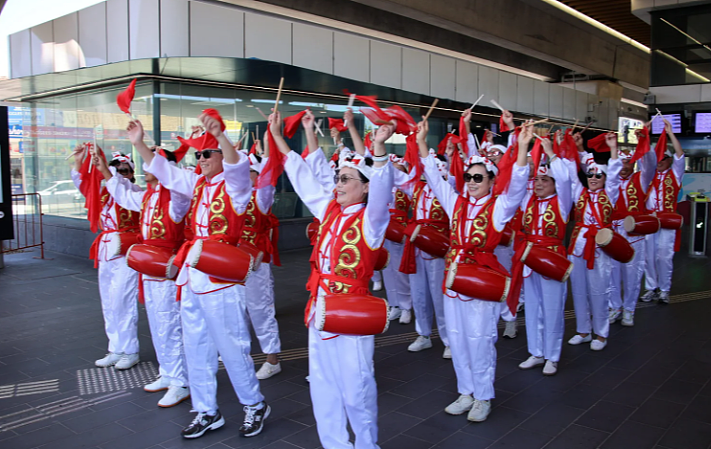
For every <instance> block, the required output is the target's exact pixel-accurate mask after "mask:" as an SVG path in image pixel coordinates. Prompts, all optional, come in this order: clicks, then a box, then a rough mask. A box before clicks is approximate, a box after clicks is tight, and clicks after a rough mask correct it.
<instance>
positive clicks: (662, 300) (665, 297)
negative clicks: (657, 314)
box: [658, 292, 669, 304]
mask: <svg viewBox="0 0 711 449" xmlns="http://www.w3.org/2000/svg"><path fill="white" fill-rule="evenodd" d="M658 298H659V304H669V292H659V296H658Z"/></svg>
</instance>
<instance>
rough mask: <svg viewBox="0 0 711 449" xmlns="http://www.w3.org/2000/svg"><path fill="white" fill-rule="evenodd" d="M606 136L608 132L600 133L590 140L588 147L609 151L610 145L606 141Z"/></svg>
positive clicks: (597, 150) (602, 151) (598, 150)
mask: <svg viewBox="0 0 711 449" xmlns="http://www.w3.org/2000/svg"><path fill="white" fill-rule="evenodd" d="M606 138H607V134H600V135H599V136H597V137H594V138H592V139H590V140H588V148H592V149H593V150H594V151H595V152H597V153H609V152H610V147H609V146H608V145H607V142H606V141H605V139H606Z"/></svg>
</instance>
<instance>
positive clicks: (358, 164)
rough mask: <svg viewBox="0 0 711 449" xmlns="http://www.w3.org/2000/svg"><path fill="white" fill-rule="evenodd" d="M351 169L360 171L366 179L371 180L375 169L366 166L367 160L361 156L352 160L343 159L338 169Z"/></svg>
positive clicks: (357, 155)
mask: <svg viewBox="0 0 711 449" xmlns="http://www.w3.org/2000/svg"><path fill="white" fill-rule="evenodd" d="M344 167H349V168H352V169H354V170H358V171H359V172H360V173H362V174H363V176H365V178H366V179H368V180H370V176H371V175H372V174H373V168H372V167H368V166H367V165H366V164H365V158H364V157H363V156H361V155H359V154H356V155H355V156H353V158H351V159H343V160H341V161H340V162H339V163H338V168H344Z"/></svg>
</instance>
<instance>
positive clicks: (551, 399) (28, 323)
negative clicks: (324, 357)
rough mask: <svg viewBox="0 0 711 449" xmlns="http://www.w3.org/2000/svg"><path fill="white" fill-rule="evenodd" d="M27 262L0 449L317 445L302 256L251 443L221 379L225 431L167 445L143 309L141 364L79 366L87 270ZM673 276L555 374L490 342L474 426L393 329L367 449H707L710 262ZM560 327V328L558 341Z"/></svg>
mask: <svg viewBox="0 0 711 449" xmlns="http://www.w3.org/2000/svg"><path fill="white" fill-rule="evenodd" d="M35 255H37V254H36V253H22V254H14V255H8V256H6V257H5V262H6V264H7V265H8V266H7V267H6V268H5V269H3V270H0V448H2V449H29V448H35V447H41V448H43V449H44V448H51V449H60V448H90V447H100V448H104V449H112V448H120V449H142V448H175V447H180V448H182V447H185V448H195V449H197V448H205V447H210V448H222V449H225V448H270V449H276V448H298V447H301V448H316V447H319V441H318V438H317V435H316V430H315V427H314V418H313V414H312V412H311V406H310V400H309V392H308V385H307V383H306V382H305V381H304V376H305V375H306V370H307V359H306V349H305V348H306V332H305V329H304V327H303V324H302V322H301V319H302V317H303V305H304V303H305V300H306V293H305V290H304V282H305V279H306V275H307V269H308V263H307V259H308V252H307V251H295V252H290V253H285V254H283V262H284V267H283V268H275V270H274V272H275V275H276V277H277V292H276V294H277V312H278V319H279V325H280V328H281V335H282V342H283V347H284V355H283V356H284V361H283V362H282V365H283V367H284V371H283V373H282V374H279V375H277V376H275V377H274V378H272V379H268V380H266V381H263V382H262V386H263V392H264V394H265V395H266V397H267V400H268V401H269V402H270V404H271V406H272V408H273V413H272V416H271V417H270V418H269V419H268V421H267V425H266V427H265V430H264V432H263V433H262V434H261V435H259V436H257V437H255V438H249V439H245V438H241V437H239V436H238V432H237V429H238V427H239V423H240V420H241V418H242V410H241V406H240V404H239V403H238V402H237V400H236V398H235V395H234V392H233V391H232V389H231V387H230V385H229V382H228V379H227V376H226V373H225V371H224V370H222V371H220V372H219V375H218V377H219V382H220V388H219V392H218V396H219V397H218V400H219V403H220V409H221V411H222V413H223V414H224V415H225V417H226V419H227V425H226V426H225V427H224V428H223V429H220V430H218V431H215V432H209V433H207V434H206V435H205V436H204V437H202V438H200V439H197V440H192V441H187V440H183V439H181V438H180V436H179V431H180V429H181V427H182V426H184V425H185V424H187V423H188V422H189V421H190V419H191V417H192V414H191V413H190V406H189V404H186V403H183V404H181V405H180V406H177V407H174V408H172V409H159V408H158V407H157V406H156V402H157V401H158V399H159V398H160V395H159V394H148V393H145V392H143V391H142V390H141V388H140V386H141V385H142V383H143V382H145V381H146V379H148V378H150V377H151V376H152V375H153V374H154V373H155V370H156V362H155V355H154V354H153V348H152V346H151V344H150V338H149V332H148V326H147V322H146V320H145V313H144V312H143V311H142V312H141V320H140V323H139V326H140V327H139V331H140V340H141V348H142V349H141V360H142V363H141V365H140V366H139V367H138V368H134V369H132V370H131V371H130V372H128V373H117V372H115V371H113V369H108V370H101V369H97V368H93V360H95V359H96V358H99V357H101V356H102V355H103V354H104V352H105V346H106V337H105V336H104V333H103V326H102V320H101V312H100V306H99V298H98V292H97V284H96V272H95V270H94V269H93V268H92V265H91V263H90V262H89V261H87V260H83V259H78V258H72V257H69V256H63V255H59V254H49V256H50V257H54V259H53V260H46V261H42V260H36V259H34V258H33V257H32V256H35ZM676 267H677V271H676V274H675V279H674V289H673V291H672V294H673V297H672V299H673V301H672V304H671V305H669V306H661V305H656V304H653V305H649V306H648V305H644V306H642V305H640V309H638V312H637V316H636V321H637V322H636V326H635V327H634V328H622V327H620V326H619V325H618V324H616V325H613V326H612V331H611V337H610V344H609V345H608V347H607V348H606V349H605V350H604V351H602V352H599V353H593V352H591V351H590V350H589V349H588V348H587V347H586V346H585V345H584V346H580V347H572V346H568V345H565V346H564V348H563V358H562V362H561V364H560V369H559V373H558V374H557V375H556V376H554V377H551V378H544V377H543V376H542V375H541V373H540V371H538V370H533V371H520V370H518V368H517V365H518V363H519V362H521V361H522V360H524V359H525V358H526V357H527V355H528V354H527V351H526V341H525V336H524V335H523V333H522V332H521V335H520V336H519V338H517V339H515V340H503V339H502V340H499V343H497V350H498V357H499V362H498V366H497V382H496V388H497V395H496V399H495V400H494V402H493V404H494V408H493V411H492V413H491V415H490V417H489V419H488V420H487V421H486V422H484V423H480V424H471V423H468V422H467V421H466V418H465V417H463V416H460V417H452V416H448V415H446V414H445V413H444V412H443V408H444V407H445V406H446V405H447V404H448V403H449V402H450V401H452V400H454V399H456V397H457V394H456V383H455V379H454V371H453V369H452V366H451V362H450V361H447V360H443V359H442V358H441V355H442V345H441V343H439V342H436V343H435V346H434V349H432V350H428V351H424V352H421V353H415V354H413V353H408V352H407V350H406V348H407V344H408V342H409V341H410V340H411V339H412V338H413V332H414V324H411V325H407V326H402V325H398V324H394V325H393V326H392V328H391V329H390V331H389V332H388V333H387V334H385V335H383V336H380V337H378V340H377V341H378V347H377V348H376V353H375V364H376V376H377V382H378V390H379V395H380V396H379V407H380V409H379V412H380V419H379V426H380V444H381V447H382V448H383V449H391V448H412V449H419V448H431V447H432V448H435V447H436V448H457V449H461V448H471V449H478V448H522V449H536V448H543V447H545V448H549V449H586V448H597V447H601V448H605V449H614V448H622V449H637V448H639V449H643V448H658V449H662V448H671V449H696V448H698V449H707V448H711V382H710V379H711V332H710V331H709V326H708V324H707V323H708V322H709V318H708V316H709V313H710V312H711V300H710V299H711V291H710V290H711V278H710V277H709V276H708V273H709V261H708V260H707V259H689V258H686V257H685V256H683V255H682V254H679V255H677V260H676ZM568 315H569V316H570V314H568ZM522 330H523V329H522V328H520V331H522ZM573 330H574V320H573V319H568V320H567V321H566V337H569V336H570V335H571V334H572V333H573ZM254 347H255V352H256V346H254ZM256 360H257V361H258V362H259V361H261V359H259V358H257V359H256Z"/></svg>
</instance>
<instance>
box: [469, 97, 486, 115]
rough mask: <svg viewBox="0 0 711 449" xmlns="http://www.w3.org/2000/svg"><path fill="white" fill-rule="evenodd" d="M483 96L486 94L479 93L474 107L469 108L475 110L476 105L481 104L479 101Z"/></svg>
mask: <svg viewBox="0 0 711 449" xmlns="http://www.w3.org/2000/svg"><path fill="white" fill-rule="evenodd" d="M482 98H484V94H481V95H479V98H477V99H476V101H475V102H474V104H473V105H472V107H471V108H469V109H471V110H472V111H473V110H474V108H475V107H476V105H478V104H479V102H480V101H481V99H482Z"/></svg>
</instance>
